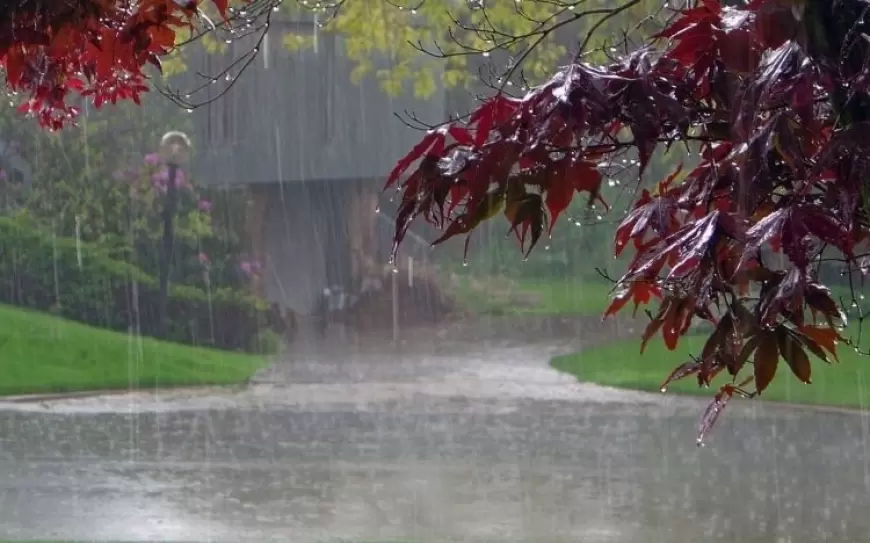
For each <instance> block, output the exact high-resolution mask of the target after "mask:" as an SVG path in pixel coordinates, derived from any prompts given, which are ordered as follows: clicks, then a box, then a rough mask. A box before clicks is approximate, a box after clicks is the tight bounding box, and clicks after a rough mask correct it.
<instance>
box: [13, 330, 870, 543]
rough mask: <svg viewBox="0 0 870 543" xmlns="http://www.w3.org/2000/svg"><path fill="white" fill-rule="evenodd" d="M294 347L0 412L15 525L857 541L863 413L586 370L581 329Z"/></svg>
mask: <svg viewBox="0 0 870 543" xmlns="http://www.w3.org/2000/svg"><path fill="white" fill-rule="evenodd" d="M522 343H523V342H522V341H515V342H513V344H511V343H510V342H507V343H506V342H501V344H498V343H496V342H493V341H489V340H481V341H480V342H477V343H466V342H464V341H458V340H457V341H455V342H447V341H443V342H438V344H437V345H435V344H424V345H415V346H406V347H404V348H400V349H392V348H389V347H386V346H381V348H380V349H377V350H374V349H371V348H354V349H342V348H339V347H336V348H332V349H329V348H325V347H319V348H318V349H314V350H312V351H310V352H308V353H296V355H295V356H294V357H293V361H292V362H291V361H287V362H283V363H281V364H278V365H276V366H275V367H274V368H272V369H271V370H269V371H267V372H264V373H263V374H262V375H260V376H259V377H258V379H257V383H256V384H254V385H252V386H251V387H249V388H247V389H244V390H235V391H228V390H200V391H196V392H189V391H175V392H166V393H163V394H161V395H159V396H154V395H151V394H144V393H139V394H131V395H125V396H107V397H100V398H83V399H74V400H62V401H57V402H51V403H26V404H15V405H12V404H8V403H7V404H4V405H3V407H2V411H0V437H2V441H0V497H2V507H0V526H2V531H3V532H2V534H0V536H2V537H5V538H20V539H26V538H43V539H45V538H64V539H89V540H94V539H96V540H127V541H146V540H147V541H228V542H229V541H257V542H259V541H282V542H286V541H293V542H303V543H304V542H309V541H310V542H316V541H338V540H354V541H371V540H391V539H399V538H401V539H405V540H411V541H481V542H483V541H487V542H490V541H492V542H495V541H505V542H508V541H510V542H519V541H541V542H544V541H547V542H559V541H573V542H579V541H582V542H584V543H586V542H590V543H595V542H626V543H628V542H651V543H654V542H662V543H664V542H667V543H681V542H687V543H688V542H693V543H694V542H697V541H722V542H729V543H731V542H733V543H738V542H739V543H746V542H772V543H774V542H775V543H779V542H789V543H797V542H814V543H815V542H821V541H832V542H833V541H837V542H840V541H842V542H852V541H858V540H861V539H862V538H863V537H865V535H866V533H867V532H868V530H870V517H868V516H867V515H866V513H865V507H864V506H865V504H866V496H867V495H868V490H870V456H868V454H867V453H868V451H867V443H868V424H870V419H868V417H867V416H866V414H864V415H857V414H848V413H833V412H819V411H812V410H808V409H788V408H784V407H782V406H774V405H771V404H764V403H759V402H740V403H738V402H735V403H736V405H734V406H733V407H734V408H733V409H732V410H730V411H729V412H728V413H727V415H726V417H725V419H724V420H723V421H722V422H721V425H720V426H719V427H718V428H717V431H716V433H715V434H714V436H713V438H712V439H711V441H710V444H709V446H707V447H705V448H700V449H699V448H697V447H696V446H695V444H694V431H695V426H696V422H697V418H698V416H699V414H700V409H701V408H702V406H703V403H702V402H699V401H696V400H692V399H687V398H676V397H671V396H660V395H649V394H641V393H632V392H625V391H617V390H612V389H606V388H601V387H596V386H592V385H585V384H579V383H576V382H574V381H573V379H572V378H570V377H567V376H564V375H561V374H559V373H557V372H555V371H553V370H551V369H550V368H549V367H548V366H547V361H548V359H549V356H551V355H552V354H554V353H555V352H560V351H562V350H564V349H567V348H569V347H571V346H572V345H571V343H572V342H571V341H567V342H557V341H553V342H549V344H548V345H547V346H544V345H532V344H526V345H521V344H522Z"/></svg>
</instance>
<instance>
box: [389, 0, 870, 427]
mask: <svg viewBox="0 0 870 543" xmlns="http://www.w3.org/2000/svg"><path fill="white" fill-rule="evenodd" d="M804 4H805V6H804V7H803V8H802V9H803V11H802V12H801V10H798V9H795V8H794V6H793V3H792V2H786V1H784V0H783V1H782V2H779V1H775V0H752V1H750V2H748V3H746V4H745V5H744V6H743V7H742V8H741V9H736V8H731V7H725V6H722V5H721V4H720V3H719V2H718V1H717V0H701V1H699V2H696V3H695V4H694V6H692V7H690V8H687V9H685V10H681V11H678V12H676V14H675V17H674V18H673V19H672V20H671V22H670V23H669V25H668V26H667V27H666V28H665V29H664V30H663V31H662V32H661V33H659V34H658V35H656V36H654V38H653V40H652V41H651V43H649V44H647V46H646V47H644V48H642V49H640V50H636V51H634V52H631V53H629V54H626V55H625V56H623V57H620V58H618V59H616V60H614V61H613V62H612V63H610V64H607V65H597V66H596V65H590V64H584V63H580V62H577V63H574V64H572V65H569V66H566V67H564V68H563V69H561V70H559V71H558V73H556V75H555V76H553V78H552V79H551V80H549V81H548V82H547V83H545V84H543V85H540V86H538V87H535V88H532V89H531V90H529V92H528V93H526V94H525V95H524V96H522V97H509V96H506V95H504V94H502V93H498V94H496V95H495V96H492V97H491V98H489V99H487V100H486V101H484V102H483V103H481V105H480V106H479V107H477V109H476V110H475V111H473V112H472V113H471V115H470V116H469V117H468V118H467V119H465V120H464V121H455V122H450V123H447V124H445V125H442V126H440V127H438V128H437V129H433V130H431V131H429V132H428V133H427V134H426V136H425V137H424V138H423V139H422V141H421V142H420V143H419V144H417V145H416V146H415V147H414V148H413V149H412V150H411V152H410V153H409V154H408V155H407V156H405V157H404V158H403V159H401V160H400V161H399V162H398V164H397V165H396V167H395V168H394V169H393V171H392V172H391V174H390V176H389V178H388V180H387V187H390V186H397V187H398V188H399V189H400V191H401V193H402V197H401V202H400V205H399V209H398V217H397V222H396V233H395V245H394V252H395V250H396V249H397V248H398V245H399V244H400V243H401V241H402V239H403V237H404V235H405V233H406V231H407V229H408V228H409V226H410V225H411V224H412V223H413V221H415V220H417V219H420V218H421V219H423V220H426V221H428V222H430V223H431V224H433V225H435V226H436V227H439V228H441V229H442V230H443V235H442V236H441V237H440V238H439V239H437V240H436V241H435V243H436V244H437V243H440V242H442V241H444V240H446V239H449V238H452V237H454V236H458V235H467V234H469V233H471V232H472V231H473V230H474V228H475V227H477V226H478V225H479V224H481V222H483V221H485V220H487V219H489V218H492V217H494V216H496V215H497V214H500V213H503V214H504V216H505V217H506V219H507V222H508V224H509V228H510V230H511V231H513V232H515V233H516V235H517V237H518V239H519V241H520V244H521V245H522V246H523V248H524V250H526V251H529V250H531V249H532V248H533V247H534V246H535V244H536V243H537V241H538V240H539V238H540V237H541V236H542V235H543V234H544V233H545V232H546V231H548V230H549V229H551V228H552V227H553V224H554V223H556V221H557V220H558V218H559V217H560V215H561V213H562V212H563V211H564V210H565V209H566V208H567V207H568V205H569V203H570V202H571V200H572V198H574V196H575V195H576V194H578V193H583V194H586V195H588V197H589V199H590V204H591V203H592V202H593V201H600V200H601V198H600V189H601V185H602V180H603V175H602V164H605V163H613V162H614V161H615V158H616V157H618V156H620V155H622V156H625V155H623V154H624V153H627V152H632V153H634V155H633V156H636V157H637V158H638V162H639V166H638V174H639V178H640V179H643V175H644V171H645V169H646V166H647V164H648V162H649V161H650V158H651V156H652V155H653V153H654V152H655V151H656V150H657V149H658V148H665V149H667V148H670V147H671V146H675V145H680V146H683V145H685V146H687V147H689V148H691V149H693V150H694V151H696V152H698V153H699V155H700V162H699V163H698V165H697V166H696V167H694V168H693V169H691V170H690V171H687V172H682V171H680V170H678V171H676V172H673V173H672V174H671V175H669V176H668V177H667V178H665V179H663V180H661V181H659V182H658V183H656V184H655V185H654V187H652V188H651V189H643V190H640V191H639V196H638V197H637V198H636V201H635V202H634V205H633V208H632V209H631V210H630V212H629V213H628V215H627V216H626V217H625V219H624V220H623V221H622V223H621V224H620V226H619V228H618V229H617V231H616V235H615V253H616V254H617V255H619V254H620V253H622V252H623V251H624V250H625V249H626V248H629V247H630V248H631V249H632V250H633V251H634V258H633V259H632V260H631V262H630V264H629V265H628V269H627V271H626V272H625V274H624V275H623V276H622V277H621V279H619V281H618V283H617V286H616V288H615V294H614V297H613V301H612V304H611V305H610V307H609V308H607V310H606V312H605V316H608V315H613V314H614V313H616V312H617V311H619V310H620V309H621V308H623V307H624V306H625V305H626V304H627V303H628V302H630V301H632V302H634V304H635V311H636V310H637V306H638V305H644V304H648V303H650V302H651V301H652V300H653V299H657V300H660V305H659V308H658V311H655V312H651V313H650V316H651V319H650V322H649V324H648V326H647V327H646V330H645V331H644V333H643V342H642V346H641V350H643V347H644V346H645V345H646V344H647V342H648V341H650V340H651V339H652V338H653V337H654V336H656V335H657V334H661V336H662V338H663V341H664V343H665V344H666V345H667V347H668V348H669V349H671V350H673V349H675V348H676V346H677V344H678V341H679V339H680V337H681V336H683V335H684V334H685V333H686V332H687V331H688V330H689V327H690V326H691V325H692V323H693V322H694V321H696V320H699V319H700V320H706V321H709V322H710V323H711V324H712V326H713V331H712V332H711V334H710V336H709V339H708V340H707V342H706V344H705V345H704V347H703V349H702V352H701V353H699V354H698V356H697V357H695V358H693V359H692V360H690V361H689V362H687V363H685V364H682V365H681V366H679V367H678V368H677V369H676V370H675V371H674V372H673V374H672V375H671V376H670V377H669V378H668V379H667V380H666V382H665V384H664V385H663V388H664V386H666V385H667V383H669V382H670V381H672V380H674V379H679V378H684V377H687V376H694V377H696V378H697V380H698V382H699V384H700V385H703V386H706V385H709V384H710V383H711V381H712V380H713V379H714V378H715V377H717V376H718V375H720V374H722V373H723V372H725V373H724V374H727V375H729V376H730V377H731V378H730V379H729V380H728V383H727V384H726V385H724V386H722V387H721V388H720V389H719V391H718V393H717V394H716V396H715V398H714V401H713V403H712V404H711V405H710V407H709V409H708V410H707V412H706V413H705V414H704V416H703V418H702V420H701V423H700V428H699V440H700V438H701V437H703V435H704V433H705V432H707V431H708V430H709V428H710V427H711V426H712V425H713V423H714V422H715V420H716V417H717V415H718V414H719V413H720V412H721V410H722V407H723V406H724V404H725V403H726V402H727V401H728V400H729V399H730V398H731V397H732V396H733V395H734V394H740V395H747V396H751V395H754V394H758V393H761V392H763V391H764V389H765V388H766V387H767V386H768V385H769V383H770V382H771V380H772V379H773V378H774V375H775V373H776V371H777V366H778V364H779V361H780V360H781V359H782V360H784V361H785V363H786V364H787V366H788V367H789V368H790V369H791V371H792V372H793V373H794V375H795V376H796V377H797V378H798V379H800V380H801V381H803V382H806V383H809V382H810V378H811V368H810V361H809V357H808V354H812V355H814V356H815V357H817V358H819V359H820V360H822V361H825V362H831V361H834V360H836V357H837V354H836V344H837V343H838V341H843V338H842V337H841V335H840V329H841V327H842V326H844V325H845V316H844V315H843V313H842V312H841V310H840V307H839V305H838V304H837V303H836V302H835V300H834V299H833V297H832V295H831V292H830V291H829V289H828V288H826V287H825V286H824V285H823V284H821V283H820V282H819V280H818V266H819V263H820V260H821V254H822V252H823V251H824V252H825V254H829V253H830V252H831V251H834V252H836V253H838V255H839V256H841V257H842V262H843V263H844V264H845V265H846V266H847V267H848V269H850V270H855V269H858V268H859V267H860V266H861V263H862V260H864V259H865V258H866V252H867V247H868V241H870V221H868V211H870V206H868V201H870V192H868V191H870V186H868V181H867V180H868V179H870V122H868V121H870V109H868V108H867V104H870V100H868V94H867V93H868V91H870V87H868V83H870V69H868V54H867V51H868V41H870V39H868V38H867V37H866V36H867V34H866V33H865V29H863V28H861V27H860V26H861V25H864V24H865V23H864V22H863V17H864V15H865V13H864V12H865V11H866V8H867V6H868V4H866V3H864V2H863V1H862V0H840V1H839V2H828V1H826V0H806V2H804ZM835 4H836V5H837V7H836V8H834V7H833V6H834V5H835ZM848 10H851V11H849V12H848V13H846V12H847V11H848ZM844 14H845V15H844ZM856 21H857V23H856ZM807 25H812V27H811V28H808V27H807ZM856 25H857V26H858V27H859V28H857V31H856ZM856 51H857V53H856ZM467 246H468V242H467V240H466V249H467ZM776 253H778V254H779V255H780V256H781V257H782V258H784V259H787V262H788V265H787V266H781V265H777V260H778V258H775V257H772V255H774V254H776ZM743 370H745V371H743ZM747 373H748V374H749V377H748V378H744V375H746V374H747ZM750 384H752V385H753V390H750V389H748V388H747V387H748V386H750Z"/></svg>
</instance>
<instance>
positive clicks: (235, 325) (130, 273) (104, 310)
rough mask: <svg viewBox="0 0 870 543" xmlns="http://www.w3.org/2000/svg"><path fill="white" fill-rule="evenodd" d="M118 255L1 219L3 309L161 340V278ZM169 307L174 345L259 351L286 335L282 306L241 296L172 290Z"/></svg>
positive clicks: (12, 219)
mask: <svg viewBox="0 0 870 543" xmlns="http://www.w3.org/2000/svg"><path fill="white" fill-rule="evenodd" d="M111 252H114V253H115V254H117V248H114V249H113V250H112V251H111ZM111 252H110V251H109V250H108V249H103V248H100V247H98V246H95V245H88V244H79V243H77V242H76V240H75V239H69V238H60V237H54V236H52V234H51V233H50V232H47V231H45V230H44V229H41V228H39V227H38V226H37V225H36V224H35V223H34V222H32V221H31V220H29V219H28V218H26V217H0V303H6V304H10V305H17V306H21V307H27V308H30V309H36V310H42V311H48V312H51V313H53V314H56V315H58V316H62V317H64V318H68V319H72V320H76V321H79V322H83V323H87V324H91V325H94V326H99V327H102V328H108V329H112V330H117V331H123V332H130V333H134V332H135V333H141V334H144V335H154V333H155V331H156V329H157V323H156V316H157V282H156V280H155V279H154V278H153V277H150V276H149V275H147V274H146V273H145V272H143V271H142V270H141V269H139V268H138V267H136V266H135V265H133V264H131V263H129V262H124V261H122V260H118V259H117V258H113V255H112V254H111ZM168 305H169V307H168V309H169V311H168V313H169V323H168V326H167V328H168V337H167V339H168V340H170V341H175V342H179V343H187V344H193V345H210V346H213V347H216V348H221V349H229V350H245V351H252V350H258V349H259V347H258V345H260V344H261V343H262V342H261V336H262V335H263V334H264V333H266V334H268V333H273V332H274V333H283V331H284V330H283V320H281V319H280V318H279V317H278V311H277V308H275V307H272V306H269V305H268V304H267V303H266V302H265V301H263V300H259V299H256V298H254V297H251V296H249V295H246V294H244V293H240V292H238V291H234V290H229V289H215V290H214V291H213V292H210V293H209V292H205V291H203V290H201V289H198V288H195V287H190V286H185V285H172V286H171V288H170V299H169V304H168Z"/></svg>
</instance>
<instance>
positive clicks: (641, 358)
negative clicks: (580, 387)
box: [551, 331, 870, 407]
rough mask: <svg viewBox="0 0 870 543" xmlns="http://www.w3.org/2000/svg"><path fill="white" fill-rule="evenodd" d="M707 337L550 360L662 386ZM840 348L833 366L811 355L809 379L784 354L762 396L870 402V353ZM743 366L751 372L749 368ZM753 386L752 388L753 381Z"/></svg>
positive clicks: (606, 381) (652, 387) (643, 386)
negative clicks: (797, 374) (803, 379)
mask: <svg viewBox="0 0 870 543" xmlns="http://www.w3.org/2000/svg"><path fill="white" fill-rule="evenodd" d="M865 333H870V331H866V332H865ZM847 337H855V334H854V333H852V334H848V333H847ZM706 338H707V336H704V335H694V336H687V337H684V338H682V339H681V340H680V344H679V346H678V347H677V350H676V351H673V352H671V351H668V349H667V348H666V347H665V346H664V344H663V343H662V340H661V338H660V337H658V336H656V337H655V338H653V339H652V340H650V343H649V344H648V345H647V348H646V350H645V352H644V353H643V354H642V355H641V354H640V339H639V338H638V339H636V340H623V341H620V342H618V343H613V344H610V345H605V346H602V347H598V348H593V349H589V350H586V351H584V352H582V353H574V354H569V355H565V356H558V357H556V358H554V359H553V360H552V362H551V364H552V366H553V367H554V368H555V369H557V370H559V371H563V372H565V373H569V374H571V375H574V376H575V377H577V379H578V380H580V381H584V382H593V383H597V384H600V385H606V386H613V387H621V388H630V389H637V390H645V391H650V392H657V391H659V390H660V387H661V384H662V382H663V381H664V380H665V379H666V378H667V376H668V375H670V373H671V371H672V370H673V369H674V368H675V367H676V366H677V365H678V364H681V363H683V362H685V361H687V360H688V359H689V356H688V355H689V353H691V354H694V355H697V354H698V353H700V352H701V348H702V347H703V345H704V341H706ZM837 354H838V356H839V357H840V363H839V364H836V363H835V364H832V365H830V366H828V365H827V364H825V363H824V362H822V361H820V360H818V359H816V358H814V357H813V356H812V355H810V360H811V363H812V384H810V385H806V384H803V383H801V382H800V381H798V380H797V378H796V377H795V376H794V375H793V374H792V373H791V370H790V369H789V367H788V365H787V364H786V363H785V362H784V361H783V360H780V362H779V366H778V368H777V374H776V378H775V379H774V380H773V382H772V383H771V384H770V387H768V388H767V390H765V391H764V393H763V394H762V395H761V397H762V398H763V399H765V400H772V401H781V402H794V403H802V404H812V405H828V406H836V407H866V406H868V405H870V357H865V356H861V355H859V354H857V353H855V351H854V350H852V349H850V348H848V347H846V346H845V345H840V346H839V347H838V349H837ZM744 372H746V375H749V373H748V372H747V370H744ZM741 375H743V373H741ZM726 382H728V376H727V375H720V376H719V377H718V378H717V380H716V381H715V382H714V386H718V385H719V384H724V383H726ZM749 388H752V387H751V385H750V387H749ZM671 393H679V394H692V395H703V396H712V394H713V388H712V387H711V389H703V388H698V382H697V380H695V379H694V377H687V378H685V379H683V380H681V381H676V382H674V383H671V384H670V385H668V394H671Z"/></svg>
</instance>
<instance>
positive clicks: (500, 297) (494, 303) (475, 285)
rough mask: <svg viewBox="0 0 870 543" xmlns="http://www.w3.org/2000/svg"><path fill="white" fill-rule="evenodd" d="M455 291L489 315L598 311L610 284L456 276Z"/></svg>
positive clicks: (469, 307)
mask: <svg viewBox="0 0 870 543" xmlns="http://www.w3.org/2000/svg"><path fill="white" fill-rule="evenodd" d="M453 288H454V295H455V296H456V298H457V299H458V300H460V302H461V303H462V304H463V305H464V306H465V308H466V309H467V310H469V311H472V312H474V313H482V314H491V315H596V316H597V315H601V314H602V313H603V312H604V310H605V309H606V308H607V304H608V303H609V297H608V293H609V291H610V288H611V286H610V285H606V284H603V283H600V282H598V283H596V282H588V281H580V280H575V279H570V278H569V279H550V280H545V281H535V280H530V279H509V278H504V277H471V276H464V277H459V278H458V279H457V281H456V283H455V284H454V287H453Z"/></svg>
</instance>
